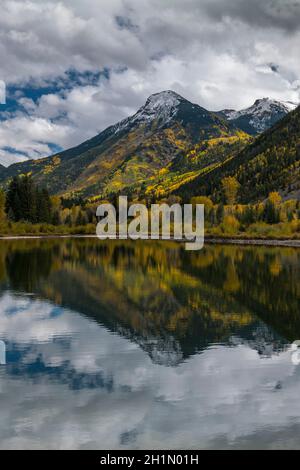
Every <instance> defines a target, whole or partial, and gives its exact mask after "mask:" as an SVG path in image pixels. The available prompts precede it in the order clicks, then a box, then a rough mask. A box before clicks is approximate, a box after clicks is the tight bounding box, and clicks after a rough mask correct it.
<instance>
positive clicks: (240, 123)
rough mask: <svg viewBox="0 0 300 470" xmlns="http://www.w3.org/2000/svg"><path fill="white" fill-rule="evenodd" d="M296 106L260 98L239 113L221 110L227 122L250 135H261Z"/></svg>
mask: <svg viewBox="0 0 300 470" xmlns="http://www.w3.org/2000/svg"><path fill="white" fill-rule="evenodd" d="M296 107H297V104H296V103H293V102H291V101H277V100H273V99H270V98H262V99H258V100H256V101H255V103H254V104H253V105H252V106H250V107H249V108H246V109H242V110H240V111H235V110H231V109H230V110H227V109H226V110H223V111H222V113H223V115H224V116H225V117H226V119H228V120H229V121H234V124H236V126H237V127H241V128H242V129H243V130H245V131H246V132H250V133H252V134H256V133H261V132H264V131H265V130H267V129H268V128H270V127H271V126H272V125H273V124H275V123H276V122H277V121H279V120H280V119H282V118H283V117H284V116H286V114H288V113H289V112H290V111H293V110H294V109H296Z"/></svg>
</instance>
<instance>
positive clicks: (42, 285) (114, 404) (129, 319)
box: [0, 239, 300, 449]
mask: <svg viewBox="0 0 300 470" xmlns="http://www.w3.org/2000/svg"><path fill="white" fill-rule="evenodd" d="M0 286H1V293H0V339H1V340H3V341H4V342H5V344H6V349H7V354H6V365H1V366H0V400H1V401H0V403H1V405H0V447H1V448H6V449H8V448H12V449H24V448H25V449H28V448H30V449H36V448H47V449H53V448H58V449H60V448H62V449H78V448H81V449H115V448H117V449H127V448H129V449H136V448H144V449H147V448H157V449H158V448H168V449H203V448H239V449H242V448H300V440H299V433H300V365H294V364H293V362H292V360H291V359H292V352H291V343H292V342H293V341H294V340H298V339H300V310H299V306H300V302H299V300H300V250H297V249H293V248H265V247H249V246H247V247H242V246H225V245H224V246H221V245H218V246H206V248H205V249H204V250H202V251H200V252H187V251H185V250H184V245H181V244H179V243H173V242H167V241H166V242H153V241H145V242H124V241H113V242H103V241H99V240H97V239H48V240H46V239H36V240H1V241H0Z"/></svg>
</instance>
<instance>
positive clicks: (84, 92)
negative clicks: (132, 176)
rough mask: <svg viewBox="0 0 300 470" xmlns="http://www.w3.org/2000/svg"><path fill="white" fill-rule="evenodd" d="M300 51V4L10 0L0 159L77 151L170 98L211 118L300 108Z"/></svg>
mask: <svg viewBox="0 0 300 470" xmlns="http://www.w3.org/2000/svg"><path fill="white" fill-rule="evenodd" d="M299 44H300V0H264V1H263V2H262V1H261V0H185V1H184V2H183V1H182V0H64V1H59V0H26V1H24V0H1V16H0V61H1V72H0V80H2V81H3V82H4V83H5V84H6V92H7V93H6V104H0V120H1V123H0V162H1V163H2V164H5V165H8V164H11V163H13V162H15V161H20V160H26V159H28V158H39V157H44V156H47V155H49V154H52V153H54V152H56V151H60V150H61V149H63V148H68V147H71V146H74V145H76V144H78V143H80V142H82V141H84V140H86V139H87V138H90V137H92V136H94V135H95V134H97V133H98V132H100V131H101V130H103V129H104V128H105V127H107V126H108V125H110V124H113V123H115V122H116V121H118V120H120V119H122V118H124V117H126V116H128V115H130V114H132V113H134V112H135V111H136V110H137V108H138V107H139V106H141V105H142V104H143V103H144V101H145V100H146V98H147V97H148V96H149V95H150V94H151V93H156V92H159V91H162V90H164V89H173V90H174V91H177V92H178V93H180V94H181V95H183V96H184V97H185V98H188V99H190V100H191V101H193V102H196V103H198V104H200V105H202V106H204V107H206V108H208V109H210V110H219V109H222V108H225V107H230V108H243V107H246V106H249V105H251V104H252V103H253V101H254V100H255V99H257V98H262V97H265V96H268V97H271V98H274V99H280V100H291V101H294V102H299V95H300V57H299ZM1 90H2V91H3V86H1V82H0V102H1V98H2V101H3V96H1V95H3V93H1Z"/></svg>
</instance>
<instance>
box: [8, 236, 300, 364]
mask: <svg viewBox="0 0 300 470" xmlns="http://www.w3.org/2000/svg"><path fill="white" fill-rule="evenodd" d="M1 243H2V250H1V254H0V279H1V281H2V282H1V285H2V288H3V289H11V290H13V291H16V292H22V293H35V294H37V295H38V296H40V297H41V298H44V299H49V300H51V301H52V302H55V303H56V304H57V305H61V306H64V307H68V308H71V309H73V310H76V311H78V312H80V313H82V314H84V315H87V316H89V317H93V318H95V319H96V320H97V321H98V322H100V323H101V324H103V325H104V326H105V327H106V328H108V329H109V330H110V331H113V332H117V333H119V334H120V335H123V336H125V337H127V338H129V339H130V340H132V341H134V342H137V343H138V344H139V345H140V346H141V347H142V348H143V349H144V350H146V351H147V352H148V354H149V355H150V357H151V358H152V360H153V361H154V362H156V363H160V364H165V365H175V364H177V363H178V362H180V361H182V360H184V359H185V358H187V357H189V356H190V355H193V354H195V353H196V352H197V351H201V350H203V349H205V348H207V347H208V346H210V345H213V344H216V343H226V344H232V345H234V344H235V342H237V341H238V342H247V343H248V344H249V345H250V346H251V347H252V348H254V349H256V350H258V351H259V352H260V353H261V354H266V351H269V352H270V351H271V353H274V352H276V351H279V350H281V349H282V347H283V345H284V343H285V342H286V341H285V339H288V340H290V341H292V340H294V339H297V338H298V337H299V335H300V320H299V318H298V304H299V293H300V289H299V257H300V255H299V252H298V251H296V250H292V249H288V248H286V249H282V248H281V249H276V248H262V247H259V248H258V247H246V248H243V247H233V246H223V247H221V246H214V247H208V248H206V249H205V250H203V251H201V252H199V253H188V252H185V251H184V250H183V249H182V247H181V246H180V245H179V244H175V243H168V242H163V243H154V242H143V243H140V242H135V243H130V242H121V241H116V242H110V243H108V242H107V243H106V242H100V241H98V240H95V239H66V240H54V239H53V240H22V241H20V240H19V241H1ZM281 338H285V339H281Z"/></svg>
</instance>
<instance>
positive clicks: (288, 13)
mask: <svg viewBox="0 0 300 470" xmlns="http://www.w3.org/2000/svg"><path fill="white" fill-rule="evenodd" d="M201 3H203V8H204V10H205V11H206V13H207V14H208V15H209V16H210V17H211V18H212V19H214V20H217V21H221V20H222V18H224V17H231V18H232V19H237V20H241V21H243V22H245V23H248V24H249V25H251V26H257V27H260V28H280V29H283V30H284V31H285V32H286V33H293V32H295V31H296V30H298V31H299V29H300V2H299V0H248V1H247V0H226V1H224V0H209V1H208V0H205V1H204V2H200V4H201Z"/></svg>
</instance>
